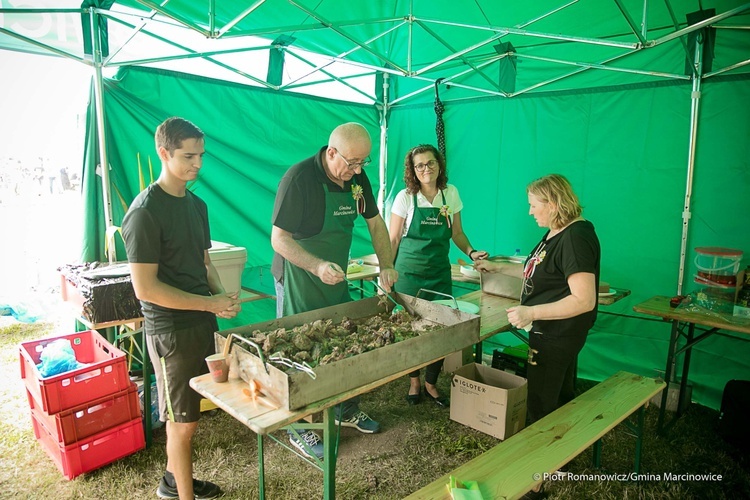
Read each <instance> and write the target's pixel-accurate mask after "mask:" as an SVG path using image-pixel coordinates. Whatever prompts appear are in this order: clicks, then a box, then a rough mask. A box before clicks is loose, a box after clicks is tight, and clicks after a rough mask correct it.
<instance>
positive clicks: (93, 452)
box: [31, 413, 146, 479]
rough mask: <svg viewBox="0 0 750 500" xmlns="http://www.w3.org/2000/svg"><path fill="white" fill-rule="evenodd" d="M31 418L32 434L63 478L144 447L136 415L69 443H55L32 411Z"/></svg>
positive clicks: (141, 428)
mask: <svg viewBox="0 0 750 500" xmlns="http://www.w3.org/2000/svg"><path fill="white" fill-rule="evenodd" d="M31 421H32V423H33V424H34V436H36V439H37V441H39V443H40V444H41V445H42V448H44V451H45V452H47V455H49V456H50V458H51V459H52V461H53V462H55V465H57V468H58V469H60V472H62V473H63V476H65V479H73V478H74V477H76V476H80V475H81V474H83V473H84V472H90V471H92V470H95V469H98V468H99V467H102V466H104V465H107V464H109V463H112V462H114V461H115V460H119V459H120V458H123V457H126V456H128V455H132V454H133V453H135V452H137V451H139V450H142V449H143V448H145V447H146V440H145V438H144V436H143V422H142V420H141V419H140V418H136V419H134V420H131V421H130V422H128V423H126V424H121V425H118V426H117V427H114V428H112V429H109V430H106V431H104V432H100V433H99V434H95V435H93V436H91V437H89V438H86V439H83V440H81V441H78V442H77V443H75V444H72V445H69V446H63V445H61V444H60V443H58V442H57V438H55V436H53V435H52V434H50V433H49V432H47V430H46V429H45V428H44V426H43V425H41V424H40V423H39V422H38V421H37V419H36V417H35V416H34V414H33V413H32V414H31Z"/></svg>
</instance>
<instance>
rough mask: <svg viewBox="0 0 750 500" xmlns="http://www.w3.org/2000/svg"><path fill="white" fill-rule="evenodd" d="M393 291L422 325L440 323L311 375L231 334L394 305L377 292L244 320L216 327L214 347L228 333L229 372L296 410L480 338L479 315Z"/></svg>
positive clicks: (362, 313) (352, 315)
mask: <svg viewBox="0 0 750 500" xmlns="http://www.w3.org/2000/svg"><path fill="white" fill-rule="evenodd" d="M392 296H393V297H394V298H395V299H396V301H397V302H398V303H399V304H401V305H403V306H404V308H405V309H406V310H407V311H408V312H409V313H411V314H413V315H417V316H419V317H420V318H421V320H420V324H421V323H424V324H432V325H438V326H439V328H436V329H434V330H430V331H426V332H424V333H422V334H420V335H419V336H417V337H413V338H409V339H406V340H402V341H400V342H396V343H393V344H388V345H385V346H383V347H379V348H377V349H375V350H372V351H367V352H364V353H361V354H357V355H356V356H351V357H348V358H344V359H342V360H339V361H335V362H332V363H328V364H324V365H320V366H316V367H314V368H313V369H312V371H313V372H314V373H313V374H312V375H313V376H314V378H313V376H311V374H309V373H306V372H305V371H302V370H289V371H288V372H287V371H284V370H285V368H284V367H283V366H281V367H278V366H277V365H276V364H275V363H273V362H270V361H269V360H267V359H263V360H262V359H261V358H262V354H260V353H259V352H258V350H257V349H255V348H254V347H253V346H251V345H249V344H250V343H248V342H244V341H238V340H237V339H236V338H235V337H234V336H232V335H233V334H234V335H235V336H236V335H238V336H240V337H243V338H247V339H249V338H252V336H253V335H252V334H253V332H255V331H256V330H260V331H263V332H265V331H273V330H276V329H278V328H286V329H292V328H294V327H298V326H301V325H303V324H305V323H312V322H313V321H315V320H319V319H331V320H332V321H333V323H334V324H337V323H340V322H341V321H342V319H343V318H345V317H346V318H349V319H353V320H356V319H360V318H367V317H370V316H374V315H376V314H378V313H382V312H383V311H385V310H387V311H390V310H391V309H392V308H393V307H395V306H394V304H392V303H390V302H388V303H386V304H383V303H382V302H381V301H380V299H379V298H378V297H373V298H369V299H364V300H358V301H356V302H347V303H345V304H341V305H338V306H332V307H326V308H323V309H317V310H315V311H309V312H306V313H302V314H295V315H293V316H287V317H285V318H280V319H276V320H272V321H265V322H261V323H255V324H252V325H246V326H242V327H239V328H232V329H229V330H222V331H220V332H216V334H215V339H216V349H217V351H219V352H220V351H222V350H223V348H224V343H225V342H226V339H227V337H230V336H232V339H233V344H232V347H231V358H232V359H231V368H230V377H233V376H234V377H236V376H239V377H240V378H242V379H243V380H245V381H246V382H249V381H251V380H254V381H257V382H258V383H259V384H260V385H261V386H262V387H263V388H264V390H265V391H266V392H267V393H269V395H270V396H272V398H273V399H275V400H276V401H277V402H278V403H279V404H280V405H281V406H282V407H284V408H286V409H288V410H296V409H298V408H302V407H304V406H307V405H309V404H311V403H314V402H317V401H321V400H324V399H326V398H329V397H331V396H335V395H338V394H342V393H344V392H347V391H349V390H352V389H356V388H359V387H363V386H365V385H367V384H368V383H371V382H374V381H377V380H380V379H382V378H384V377H388V376H392V375H395V374H397V373H399V372H403V371H406V370H411V369H413V368H415V367H417V366H421V365H424V364H425V363H429V362H431V361H434V360H436V359H440V358H441V357H444V356H446V355H448V354H450V353H453V352H456V351H460V350H461V349H463V348H465V347H468V346H471V345H473V344H476V343H477V342H479V316H477V315H475V314H469V313H465V312H462V311H459V310H456V309H452V308H450V307H447V306H444V305H439V304H434V303H432V302H429V301H427V300H423V299H417V298H415V297H412V296H409V295H404V294H398V293H394V294H392Z"/></svg>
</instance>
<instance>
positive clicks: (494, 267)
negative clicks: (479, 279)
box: [474, 259, 500, 273]
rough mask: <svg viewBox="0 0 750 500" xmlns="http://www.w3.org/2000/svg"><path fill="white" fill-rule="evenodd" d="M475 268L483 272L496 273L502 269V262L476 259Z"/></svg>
mask: <svg viewBox="0 0 750 500" xmlns="http://www.w3.org/2000/svg"><path fill="white" fill-rule="evenodd" d="M474 269H476V270H477V271H479V272H481V273H496V272H499V271H500V264H499V263H497V262H492V261H490V260H483V259H482V260H475V261H474Z"/></svg>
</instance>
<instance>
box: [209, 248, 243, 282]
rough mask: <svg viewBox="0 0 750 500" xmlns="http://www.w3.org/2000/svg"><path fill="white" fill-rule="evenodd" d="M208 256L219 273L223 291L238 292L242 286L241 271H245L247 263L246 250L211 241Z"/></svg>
mask: <svg viewBox="0 0 750 500" xmlns="http://www.w3.org/2000/svg"><path fill="white" fill-rule="evenodd" d="M208 254H209V256H210V257H211V262H212V263H213V265H214V267H215V268H216V271H218V273H219V277H220V278H221V284H222V285H224V290H226V291H227V292H238V291H239V290H240V287H241V286H242V271H244V270H245V262H247V250H246V249H245V248H244V247H236V246H234V245H231V244H229V243H222V242H220V241H213V240H212V241H211V248H209V249H208Z"/></svg>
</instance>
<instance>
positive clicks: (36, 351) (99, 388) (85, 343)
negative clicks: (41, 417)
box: [19, 330, 130, 414]
mask: <svg viewBox="0 0 750 500" xmlns="http://www.w3.org/2000/svg"><path fill="white" fill-rule="evenodd" d="M60 338H65V339H68V340H70V343H71V345H72V347H73V351H74V352H75V356H76V359H77V360H78V361H79V362H81V363H84V364H86V366H84V367H83V368H79V369H77V370H71V371H69V372H65V373H61V374H59V375H54V376H52V377H47V378H41V375H40V374H39V370H37V368H36V365H37V364H38V363H39V362H40V361H41V359H40V358H41V352H42V348H44V346H46V345H47V344H49V343H50V342H52V341H54V340H57V339H60ZM19 351H20V358H21V378H22V379H23V381H24V383H25V384H26V388H27V389H28V391H29V393H30V394H31V396H32V397H33V398H34V399H35V400H36V401H37V403H38V406H41V408H42V409H43V410H44V411H45V412H47V413H48V414H52V413H59V412H61V411H63V410H69V409H71V408H74V407H76V406H80V405H82V404H84V403H90V402H91V401H93V400H95V399H98V398H101V397H104V396H109V395H112V394H114V393H117V392H120V391H123V390H125V389H127V388H128V387H130V379H129V378H128V368H127V364H126V362H125V353H124V352H122V351H121V350H119V349H117V348H116V347H115V346H113V345H112V344H110V343H109V342H107V341H106V340H105V339H104V338H103V337H102V336H101V335H99V333H98V332H97V331H96V330H86V331H83V332H77V333H71V334H67V335H55V336H52V337H46V338H43V339H40V340H32V341H29V342H23V343H22V344H21V347H20V348H19Z"/></svg>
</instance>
